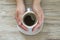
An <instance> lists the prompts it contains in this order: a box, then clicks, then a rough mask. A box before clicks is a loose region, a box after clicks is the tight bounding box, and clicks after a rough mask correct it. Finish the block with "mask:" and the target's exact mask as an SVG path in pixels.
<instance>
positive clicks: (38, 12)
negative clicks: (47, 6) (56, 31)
mask: <svg viewBox="0 0 60 40" xmlns="http://www.w3.org/2000/svg"><path fill="white" fill-rule="evenodd" d="M33 11H34V12H35V13H36V17H37V19H38V24H37V25H36V26H35V27H34V28H33V31H34V30H36V29H37V28H39V27H40V26H41V24H42V20H43V18H44V15H43V10H42V9H41V6H40V4H33Z"/></svg>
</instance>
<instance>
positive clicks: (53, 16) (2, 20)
mask: <svg viewBox="0 0 60 40" xmlns="http://www.w3.org/2000/svg"><path fill="white" fill-rule="evenodd" d="M41 6H42V8H43V11H44V15H45V21H44V27H43V29H42V30H41V32H40V33H39V34H37V35H34V36H27V35H24V34H22V33H21V32H19V30H18V29H17V27H16V25H17V23H16V20H15V10H16V1H15V0H0V40H60V0H42V1H41Z"/></svg>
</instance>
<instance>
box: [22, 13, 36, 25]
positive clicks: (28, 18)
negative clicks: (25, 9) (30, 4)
mask: <svg viewBox="0 0 60 40" xmlns="http://www.w3.org/2000/svg"><path fill="white" fill-rule="evenodd" d="M23 21H24V23H25V24H26V25H27V26H32V25H34V24H35V22H36V17H35V15H34V14H32V13H29V14H26V15H25V16H24V20H23Z"/></svg>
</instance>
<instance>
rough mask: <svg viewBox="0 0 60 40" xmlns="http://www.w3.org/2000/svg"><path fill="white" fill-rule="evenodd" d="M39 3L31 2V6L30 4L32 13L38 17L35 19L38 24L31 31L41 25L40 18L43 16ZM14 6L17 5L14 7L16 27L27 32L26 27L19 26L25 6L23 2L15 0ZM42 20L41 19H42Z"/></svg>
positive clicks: (37, 1) (36, 0)
mask: <svg viewBox="0 0 60 40" xmlns="http://www.w3.org/2000/svg"><path fill="white" fill-rule="evenodd" d="M40 1H41V0H33V4H32V9H33V11H34V12H35V13H36V14H37V15H38V16H37V19H38V21H39V22H38V24H37V25H36V27H34V28H33V29H32V31H34V30H36V29H37V28H39V26H40V25H41V22H42V21H41V20H40V19H41V18H42V17H41V16H43V10H42V8H41V6H40ZM16 4H17V7H16V20H17V23H18V25H19V26H20V27H21V28H23V29H24V30H26V31H27V30H28V29H27V28H26V27H24V26H22V24H21V21H22V15H23V14H24V12H25V5H24V2H23V0H16ZM42 20H43V19H42Z"/></svg>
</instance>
